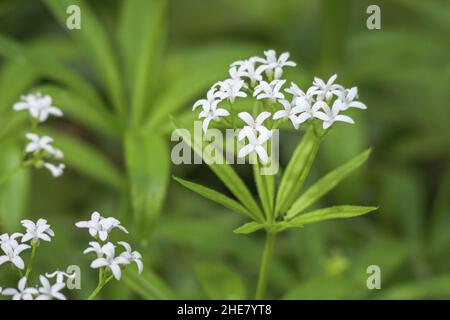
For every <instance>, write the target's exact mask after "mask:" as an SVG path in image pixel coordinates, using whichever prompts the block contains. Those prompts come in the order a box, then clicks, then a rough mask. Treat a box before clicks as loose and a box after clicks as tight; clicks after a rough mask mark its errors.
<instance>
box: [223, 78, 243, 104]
mask: <svg viewBox="0 0 450 320" xmlns="http://www.w3.org/2000/svg"><path fill="white" fill-rule="evenodd" d="M217 84H218V85H219V86H220V90H219V92H220V93H219V97H220V99H221V100H225V99H228V100H229V101H230V102H231V103H234V100H236V98H237V97H241V98H245V97H247V94H246V93H245V92H244V91H241V90H242V88H245V86H246V85H245V82H244V81H243V80H240V79H227V80H225V81H220V82H218V83H217Z"/></svg>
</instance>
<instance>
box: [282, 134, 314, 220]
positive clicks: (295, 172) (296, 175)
mask: <svg viewBox="0 0 450 320" xmlns="http://www.w3.org/2000/svg"><path fill="white" fill-rule="evenodd" d="M321 141H322V138H321V137H319V136H317V135H316V133H315V132H314V127H313V126H311V127H310V128H309V129H308V131H307V132H306V133H305V135H304V136H303V138H302V141H301V142H300V143H299V144H298V146H297V148H296V149H295V151H294V154H293V155H292V158H291V160H290V161H289V164H288V166H287V168H286V171H285V172H284V174H283V178H282V179H281V183H280V187H279V189H278V193H277V199H276V210H275V212H276V213H277V214H283V213H284V212H286V211H287V210H288V208H289V207H290V206H291V204H292V203H293V202H294V200H295V198H297V197H298V194H299V193H300V189H301V187H302V185H303V183H304V182H305V179H306V177H307V176H308V173H309V170H310V169H311V166H312V163H313V162H314V159H315V157H316V154H317V150H318V149H319V145H320V142H321Z"/></svg>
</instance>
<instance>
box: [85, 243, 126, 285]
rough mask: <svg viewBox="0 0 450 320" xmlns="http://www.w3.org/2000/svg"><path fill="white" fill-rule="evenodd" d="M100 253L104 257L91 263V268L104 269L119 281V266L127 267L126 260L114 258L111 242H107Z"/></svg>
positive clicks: (120, 273)
mask: <svg viewBox="0 0 450 320" xmlns="http://www.w3.org/2000/svg"><path fill="white" fill-rule="evenodd" d="M102 252H103V254H104V255H105V256H104V257H102V258H97V259H95V260H94V261H92V263H91V268H93V269H98V268H102V267H106V268H107V269H108V270H110V271H111V273H112V274H113V276H114V278H116V279H117V280H120V277H121V276H122V270H121V269H120V265H127V264H128V263H129V262H128V260H127V259H125V258H124V257H122V256H118V257H115V247H114V245H113V244H112V243H111V242H108V243H107V244H105V245H104V246H103V247H102Z"/></svg>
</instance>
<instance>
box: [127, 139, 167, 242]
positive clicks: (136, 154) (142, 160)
mask: <svg viewBox="0 0 450 320" xmlns="http://www.w3.org/2000/svg"><path fill="white" fill-rule="evenodd" d="M125 160H126V168H127V172H128V176H129V183H130V189H131V202H132V206H133V211H134V218H135V220H134V223H135V225H136V227H137V230H138V232H139V233H140V235H141V236H142V237H146V236H148V235H149V233H150V231H151V229H152V227H153V226H154V223H155V222H156V219H157V218H158V217H159V214H160V211H161V208H162V205H163V201H164V197H165V195H166V189H167V184H168V182H169V170H170V158H169V150H168V146H167V143H166V141H165V140H164V138H163V137H161V136H158V135H156V134H154V135H152V136H151V137H149V136H147V135H144V134H142V133H140V132H136V131H129V132H127V133H126V135H125Z"/></svg>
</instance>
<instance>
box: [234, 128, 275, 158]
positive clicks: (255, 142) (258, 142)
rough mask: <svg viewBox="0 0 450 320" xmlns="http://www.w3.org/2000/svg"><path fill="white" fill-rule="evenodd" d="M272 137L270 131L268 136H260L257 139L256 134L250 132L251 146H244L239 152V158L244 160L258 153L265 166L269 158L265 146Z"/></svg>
mask: <svg viewBox="0 0 450 320" xmlns="http://www.w3.org/2000/svg"><path fill="white" fill-rule="evenodd" d="M271 136H272V133H271V132H270V131H268V133H267V134H260V135H259V136H258V137H256V134H255V133H254V132H253V131H250V132H249V135H248V136H247V138H248V141H249V144H247V145H245V146H243V147H242V148H241V149H240V150H239V153H238V157H239V158H244V157H245V156H247V155H248V154H250V153H252V152H256V154H257V155H258V157H259V159H260V160H261V162H262V163H264V164H265V163H267V161H268V160H269V157H268V155H267V152H266V149H265V148H264V147H263V145H264V144H265V143H266V141H267V140H269V139H270V137H271Z"/></svg>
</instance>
